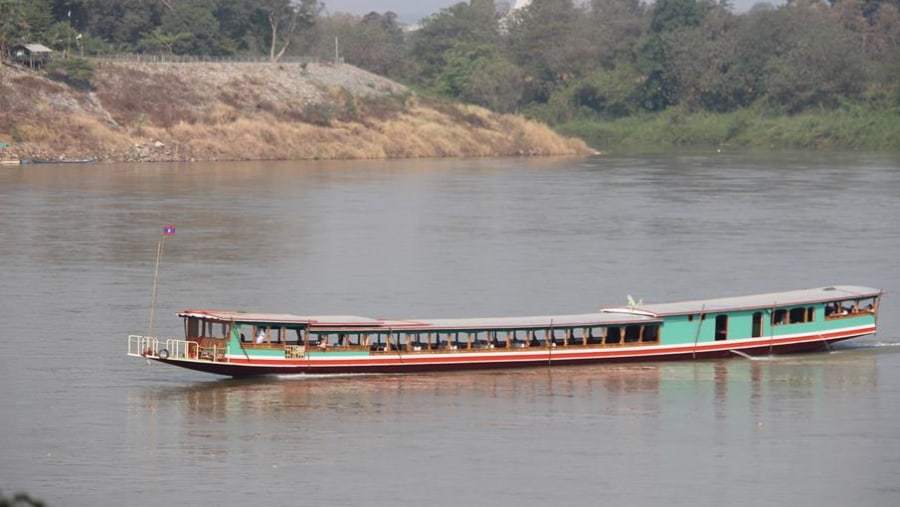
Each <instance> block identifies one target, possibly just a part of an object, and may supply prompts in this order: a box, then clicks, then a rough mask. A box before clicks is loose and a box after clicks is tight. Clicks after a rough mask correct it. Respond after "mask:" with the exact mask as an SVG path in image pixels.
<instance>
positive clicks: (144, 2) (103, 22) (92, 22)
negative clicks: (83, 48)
mask: <svg viewBox="0 0 900 507" xmlns="http://www.w3.org/2000/svg"><path fill="white" fill-rule="evenodd" d="M74 10H75V9H73V11H74ZM80 10H81V11H83V13H84V17H85V26H84V29H85V31H87V32H89V33H91V34H93V35H95V36H97V37H100V38H102V39H104V40H106V41H107V42H109V43H110V44H112V45H113V46H114V47H118V48H127V49H131V48H134V47H135V46H136V45H137V43H138V41H140V40H141V38H142V37H143V36H144V34H146V33H150V32H152V31H153V29H154V28H156V27H157V26H159V25H160V22H161V17H162V12H163V9H162V4H160V3H159V2H158V1H157V0H82V2H81V6H80ZM73 14H74V13H73Z"/></svg>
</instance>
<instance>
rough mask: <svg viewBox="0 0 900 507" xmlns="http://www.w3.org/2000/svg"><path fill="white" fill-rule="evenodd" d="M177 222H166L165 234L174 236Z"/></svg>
mask: <svg viewBox="0 0 900 507" xmlns="http://www.w3.org/2000/svg"><path fill="white" fill-rule="evenodd" d="M174 235H175V224H166V225H164V226H163V236H174Z"/></svg>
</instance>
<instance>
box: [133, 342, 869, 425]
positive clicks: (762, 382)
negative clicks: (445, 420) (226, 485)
mask: <svg viewBox="0 0 900 507" xmlns="http://www.w3.org/2000/svg"><path fill="white" fill-rule="evenodd" d="M877 387H878V369H877V356H876V352H874V351H873V350H872V349H863V350H848V351H843V352H838V353H834V354H820V355H801V356H780V357H778V358H776V359H774V360H772V361H746V360H727V361H701V362H685V363H648V364H643V363H641V364H633V365H598V366H588V367H563V368H559V367H554V368H548V369H528V370H511V371H498V372H475V373H448V374H432V375H413V376H393V375H359V376H334V377H324V378H317V377H309V378H298V377H284V378H267V379H256V380H221V381H213V382H203V383H199V384H195V385H192V386H189V387H175V388H168V389H162V390H146V391H144V392H142V393H141V397H140V403H139V404H137V405H135V406H134V407H133V409H134V410H136V411H137V412H138V413H145V412H150V413H157V412H159V411H160V410H164V411H166V412H172V413H175V414H179V417H182V418H183V419H181V420H180V421H179V424H181V425H183V427H182V429H183V430H188V431H190V429H191V428H200V427H203V426H206V425H211V424H216V423H227V422H228V421H231V420H242V419H244V418H247V417H259V418H263V419H266V418H272V419H280V418H283V417H286V416H287V417H290V418H291V419H292V420H295V421H303V423H304V424H303V426H304V427H305V428H311V429H314V428H315V427H316V421H317V420H319V419H323V418H324V419H329V418H332V417H339V418H350V419H352V420H353V421H355V422H357V423H359V424H363V425H365V424H367V423H368V422H371V421H372V420H377V419H381V418H383V417H384V413H385V411H386V410H390V411H395V410H396V411H400V412H402V413H404V414H407V415H408V414H409V413H410V411H412V412H415V411H416V409H415V407H416V406H424V407H429V409H428V410H432V409H433V407H444V406H454V405H456V404H460V403H469V402H472V401H473V400H475V401H477V403H478V404H479V405H485V406H491V407H493V410H497V411H498V412H499V413H502V412H504V411H506V410H507V409H510V410H511V413H514V412H515V411H514V410H512V409H513V408H514V407H517V406H523V405H534V404H538V403H539V404H541V405H546V406H547V407H548V408H547V409H548V410H550V411H563V412H565V411H571V410H572V409H574V408H580V409H585V408H586V407H592V408H590V409H589V411H590V412H594V413H602V414H605V415H608V416H615V415H623V414H624V415H637V414H639V415H642V416H649V417H663V416H664V413H665V412H667V411H672V412H674V413H682V412H683V410H684V408H685V407H690V406H708V407H712V408H713V410H714V415H715V417H717V418H722V419H724V418H728V417H733V418H734V417H750V418H752V419H753V420H758V419H760V418H761V417H762V416H763V414H764V412H765V411H766V409H767V407H765V406H764V404H765V403H766V402H767V401H772V400H778V398H779V397H785V396H786V397H790V398H791V399H792V400H794V401H801V400H805V401H808V402H809V407H810V408H814V407H815V404H816V400H817V399H818V400H819V401H821V402H825V401H826V399H827V402H828V403H835V401H836V400H838V399H840V398H842V397H847V396H849V397H856V396H865V395H871V393H872V392H874V391H875V390H876V389H877ZM661 398H663V399H664V400H665V402H664V403H663V402H661ZM576 406H577V407H576ZM738 406H746V407H749V412H748V410H738V411H735V410H733V409H734V408H735V407H738ZM797 415H798V414H793V416H797ZM520 423H521V421H516V420H515V419H514V418H510V419H509V420H506V421H503V424H505V425H509V426H510V427H515V426H516V425H517V424H520Z"/></svg>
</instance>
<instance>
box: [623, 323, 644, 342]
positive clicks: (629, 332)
mask: <svg viewBox="0 0 900 507" xmlns="http://www.w3.org/2000/svg"><path fill="white" fill-rule="evenodd" d="M640 339H641V326H626V327H625V343H634V342H637V341H640Z"/></svg>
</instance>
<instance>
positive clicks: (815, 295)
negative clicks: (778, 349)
mask: <svg viewBox="0 0 900 507" xmlns="http://www.w3.org/2000/svg"><path fill="white" fill-rule="evenodd" d="M881 293H882V291H881V290H879V289H873V288H871V287H861V286H857V285H832V286H828V287H818V288H814V289H801V290H792V291H784V292H769V293H765V294H754V295H749V296H735V297H724V298H713V299H700V300H696V301H682V302H677V303H658V304H638V305H634V306H622V307H614V308H604V309H603V311H604V312H615V313H622V312H625V313H636V314H645V315H654V316H666V315H679V314H695V313H712V312H725V311H737V310H751V309H755V308H772V307H775V306H779V307H783V306H791V305H805V304H813V303H823V302H829V301H842V300H846V299H862V298H868V297H875V296H878V295H879V294H881Z"/></svg>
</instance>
